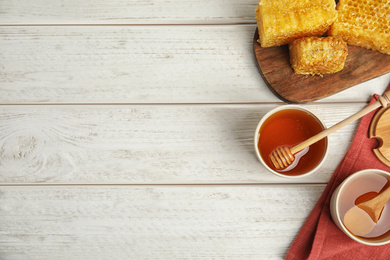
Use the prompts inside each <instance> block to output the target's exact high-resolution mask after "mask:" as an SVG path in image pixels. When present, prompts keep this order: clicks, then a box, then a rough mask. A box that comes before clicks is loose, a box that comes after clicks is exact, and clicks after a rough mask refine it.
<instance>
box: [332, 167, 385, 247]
mask: <svg viewBox="0 0 390 260" xmlns="http://www.w3.org/2000/svg"><path fill="white" fill-rule="evenodd" d="M389 185H390V180H389V179H388V178H386V177H385V176H383V175H381V174H376V173H370V174H364V175H361V177H360V178H356V179H355V180H353V181H351V182H350V183H349V184H348V185H347V186H345V188H344V189H343V191H342V192H341V194H340V198H342V199H340V201H339V204H338V210H339V212H340V217H341V219H342V220H343V222H344V221H345V219H344V218H345V215H346V213H347V212H348V211H349V210H350V209H351V208H352V207H354V206H356V205H358V204H359V203H361V202H364V201H367V200H369V199H371V198H373V197H375V196H377V195H378V194H379V193H380V192H381V191H382V190H383V189H385V188H386V187H388V186H389ZM389 206H390V201H388V202H387V204H386V205H385V207H384V208H383V211H382V212H381V216H380V218H379V221H378V222H377V223H376V224H375V223H374V225H375V226H374V228H373V229H372V230H371V231H370V232H369V233H367V234H365V235H362V236H359V235H356V234H354V233H353V232H352V231H350V232H351V233H352V234H353V235H355V236H358V237H360V238H362V239H365V240H367V241H370V240H371V241H372V240H379V239H383V238H384V237H385V236H388V233H389V230H390V208H389ZM344 224H345V223H344ZM346 228H347V229H348V227H347V226H346Z"/></svg>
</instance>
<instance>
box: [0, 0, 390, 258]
mask: <svg viewBox="0 0 390 260" xmlns="http://www.w3.org/2000/svg"><path fill="white" fill-rule="evenodd" d="M256 5H257V1H253V0H241V1H238V0H236V1H234V0H228V1H226V0H211V1H210V0H194V1H180V0H173V1H168V0H159V1H158V0H150V1H136V0H126V1H125V0H112V1H103V0H85V1H79V0H68V1H59V0H53V1H51V0H35V1H28V0H21V1H17V0H0V259H56V260H58V259H282V258H283V257H284V255H285V253H286V251H287V249H288V247H289V246H290V243H291V242H292V241H293V239H294V237H295V236H296V234H297V232H298V230H299V229H300V227H301V225H302V224H303V222H304V221H305V219H306V217H307V215H308V214H309V213H310V211H311V209H312V208H313V206H314V204H315V203H316V201H317V199H318V198H319V196H320V195H321V193H322V191H323V189H324V187H325V185H326V183H327V182H328V180H329V178H330V177H331V175H332V173H333V171H334V170H335V168H336V166H337V164H338V163H339V162H340V160H341V159H342V157H343V156H344V154H345V152H346V151H347V150H348V147H349V145H350V143H351V140H352V138H353V134H354V132H355V130H356V126H357V122H356V123H354V124H352V125H349V126H347V127H345V128H343V129H341V130H339V131H338V132H336V133H334V134H333V135H332V136H330V154H329V156H328V158H327V160H326V163H325V165H324V166H323V167H322V168H321V169H320V170H319V171H318V172H317V173H316V174H314V175H312V176H310V177H307V178H303V179H296V180H288V179H284V178H280V177H276V176H273V175H272V174H270V173H268V172H267V171H266V169H265V168H264V167H263V166H261V165H260V163H259V162H258V161H257V159H256V157H255V153H254V150H253V135H254V131H255V128H256V125H257V123H258V121H259V120H260V118H261V117H262V116H263V115H264V114H265V113H266V112H267V111H269V110H270V109H272V108H274V107H277V106H280V105H283V102H281V101H280V100H279V99H278V98H277V97H275V96H274V95H273V94H272V93H271V91H270V90H269V89H268V87H267V86H266V85H265V83H264V82H263V80H262V78H261V75H260V74H259V72H258V70H257V68H256V64H255V59H254V55H253V51H252V39H253V35H254V31H255V28H256V24H255V17H254V9H255V7H256ZM362 66H364V64H362ZM389 82H390V74H387V75H384V76H382V77H379V78H376V79H374V80H371V81H369V82H365V83H362V84H360V85H358V86H355V87H353V88H351V89H348V90H346V91H344V92H341V93H339V94H336V95H334V96H331V97H328V98H325V99H322V100H320V101H317V102H313V103H310V104H305V105H304V106H306V107H308V108H310V109H312V110H313V111H314V112H315V113H317V114H318V115H319V116H320V117H321V119H322V120H323V121H324V122H325V123H326V124H327V125H328V126H331V125H333V124H335V123H336V122H338V121H340V120H342V119H344V118H345V117H347V116H349V115H351V114H352V113H355V112H356V111H358V110H360V109H361V108H363V107H364V106H365V105H366V104H367V102H368V100H369V99H370V98H371V95H372V94H373V93H382V92H383V91H384V90H385V88H386V86H387V85H388V83H389Z"/></svg>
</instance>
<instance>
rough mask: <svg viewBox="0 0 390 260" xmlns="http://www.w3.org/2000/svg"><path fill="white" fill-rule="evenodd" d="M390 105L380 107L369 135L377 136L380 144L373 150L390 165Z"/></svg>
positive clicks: (382, 160) (371, 136)
mask: <svg viewBox="0 0 390 260" xmlns="http://www.w3.org/2000/svg"><path fill="white" fill-rule="evenodd" d="M389 129H390V107H385V108H382V109H380V110H379V111H378V112H377V113H376V114H375V116H374V117H373V119H372V120H371V124H370V131H369V137H370V138H377V139H378V142H379V146H378V147H377V148H375V149H374V150H373V151H374V153H375V155H376V157H377V158H378V159H379V160H380V161H381V162H383V163H384V164H386V165H387V166H390V131H389Z"/></svg>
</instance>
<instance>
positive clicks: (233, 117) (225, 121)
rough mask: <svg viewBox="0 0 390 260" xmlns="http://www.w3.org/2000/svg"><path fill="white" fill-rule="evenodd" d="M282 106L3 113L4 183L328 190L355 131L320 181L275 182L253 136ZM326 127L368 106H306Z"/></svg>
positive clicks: (343, 133) (336, 137) (343, 138)
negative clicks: (308, 186) (319, 186)
mask: <svg viewBox="0 0 390 260" xmlns="http://www.w3.org/2000/svg"><path fill="white" fill-rule="evenodd" d="M275 107H276V105H237V104H236V105H155V106H151V105H84V106H77V105H69V106H55V105H52V106H43V105H41V106H2V107H1V109H0V122H1V124H0V182H2V183H78V184H80V183H81V184H91V183H130V184H161V183H162V184H172V183H175V184H180V183H190V184H191V183H220V184H223V183H283V182H286V183H291V182H303V183H304V182H308V183H325V182H327V181H328V180H329V178H330V176H331V174H332V173H333V171H334V169H335V168H336V166H337V164H338V162H339V161H340V160H341V159H342V157H343V156H344V154H345V152H346V151H347V149H348V148H349V145H350V141H351V140H352V137H353V134H354V132H355V130H356V129H355V128H356V124H357V122H356V123H355V124H351V125H349V126H346V127H345V128H342V129H341V130H339V131H337V132H336V133H334V134H332V135H331V136H330V137H329V138H330V139H329V141H330V152H329V157H328V158H327V160H326V162H325V164H324V166H323V167H322V168H321V169H320V170H319V171H318V173H317V174H315V175H313V176H310V177H306V178H303V179H297V180H295V181H291V180H290V179H284V178H280V177H277V176H274V175H272V174H271V173H269V172H267V170H266V169H265V168H264V167H263V166H262V165H261V164H260V162H258V160H257V158H256V156H255V153H254V141H253V138H254V131H255V129H256V126H257V124H258V122H259V121H260V119H261V117H262V116H263V115H264V114H265V113H266V112H268V111H269V110H270V109H272V108H275ZM305 107H307V108H309V109H311V110H312V111H313V112H314V113H316V114H318V116H319V117H320V118H321V119H323V121H324V122H325V124H326V125H327V126H331V125H334V124H335V123H337V122H338V121H341V120H342V119H344V118H346V117H348V116H350V115H352V114H353V113H354V112H357V111H359V110H360V109H361V108H363V107H364V104H360V103H351V104H322V105H317V104H312V105H305Z"/></svg>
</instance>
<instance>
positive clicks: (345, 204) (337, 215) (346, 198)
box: [330, 169, 390, 246]
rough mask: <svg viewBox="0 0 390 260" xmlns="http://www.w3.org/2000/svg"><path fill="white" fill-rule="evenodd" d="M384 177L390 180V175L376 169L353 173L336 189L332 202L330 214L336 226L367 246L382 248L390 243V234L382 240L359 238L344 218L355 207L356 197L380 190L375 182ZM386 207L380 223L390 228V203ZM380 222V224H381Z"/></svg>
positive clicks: (381, 238)
mask: <svg viewBox="0 0 390 260" xmlns="http://www.w3.org/2000/svg"><path fill="white" fill-rule="evenodd" d="M373 175H374V177H373ZM383 177H385V178H387V179H390V173H388V172H385V171H382V170H376V169H367V170H362V171H358V172H356V173H353V174H352V175H350V176H349V177H348V178H346V179H345V180H344V181H343V182H342V183H341V184H340V185H339V186H338V187H337V188H336V190H335V191H334V192H333V194H332V198H331V201H330V212H331V216H332V219H333V221H334V223H335V224H336V226H337V227H338V228H339V229H340V230H342V231H343V232H344V233H345V234H346V235H347V236H348V237H350V238H351V239H353V240H355V241H357V242H359V243H362V244H365V245H370V246H380V245H384V244H387V243H390V232H387V234H386V235H384V236H381V237H380V238H375V236H374V237H373V238H370V239H367V238H363V237H358V236H355V235H353V234H352V233H351V232H350V231H349V230H348V229H347V228H346V227H345V226H344V224H343V221H342V218H343V217H344V215H345V213H346V211H347V210H348V209H349V208H350V207H351V206H352V207H353V206H354V202H355V199H356V197H358V196H359V194H360V195H361V194H364V193H366V192H369V191H373V189H378V187H377V186H378V184H375V181H376V180H381V179H383ZM373 178H374V179H373ZM385 181H386V180H385V179H383V182H385ZM377 192H378V191H377ZM386 207H387V208H386ZM386 207H385V209H386V210H384V211H383V212H382V216H381V219H380V220H379V221H382V223H385V225H386V226H387V227H390V225H388V224H386V223H390V201H388V203H387V205H386ZM379 221H378V224H379V223H380V222H379ZM378 224H377V225H378ZM385 230H386V229H385Z"/></svg>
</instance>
